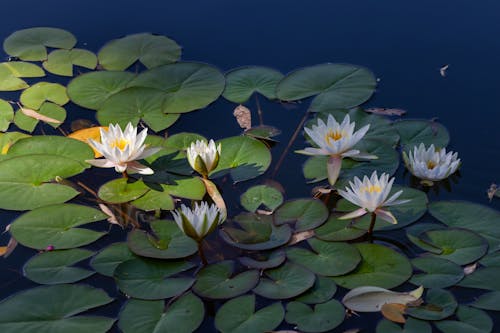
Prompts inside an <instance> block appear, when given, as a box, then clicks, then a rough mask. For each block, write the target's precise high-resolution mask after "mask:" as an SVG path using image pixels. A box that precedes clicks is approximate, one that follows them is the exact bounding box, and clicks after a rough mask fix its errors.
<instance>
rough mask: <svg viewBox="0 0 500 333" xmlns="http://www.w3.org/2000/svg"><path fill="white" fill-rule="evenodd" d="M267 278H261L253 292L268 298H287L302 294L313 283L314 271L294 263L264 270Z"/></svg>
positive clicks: (314, 278)
mask: <svg viewBox="0 0 500 333" xmlns="http://www.w3.org/2000/svg"><path fill="white" fill-rule="evenodd" d="M264 274H265V276H266V277H267V278H261V280H260V282H259V284H258V285H257V287H255V288H254V290H253V292H254V293H256V294H257V295H260V296H262V297H266V298H270V299H287V298H291V297H295V296H297V295H300V294H302V293H303V292H305V291H306V290H308V289H309V288H311V287H312V286H313V285H314V282H315V280H316V277H315V275H314V273H312V272H310V271H309V270H307V269H305V268H302V267H300V266H298V265H295V264H290V263H285V264H284V265H283V266H280V267H278V268H273V269H270V270H266V271H264Z"/></svg>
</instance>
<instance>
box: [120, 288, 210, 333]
mask: <svg viewBox="0 0 500 333" xmlns="http://www.w3.org/2000/svg"><path fill="white" fill-rule="evenodd" d="M204 316H205V309H204V306H203V302H202V301H201V300H200V299H199V298H198V297H196V296H195V295H193V294H192V293H187V294H185V295H183V296H182V297H180V298H179V299H178V300H176V301H175V302H173V303H172V304H170V305H169V306H168V308H167V309H166V311H165V304H164V302H163V301H143V300H138V299H131V300H129V301H128V302H127V303H126V304H125V306H124V307H123V309H122V311H121V312H120V319H119V321H118V327H119V328H120V330H121V331H122V332H123V333H151V332H176V333H191V332H194V331H195V330H196V329H197V328H198V326H200V324H201V323H202V321H203V318H204Z"/></svg>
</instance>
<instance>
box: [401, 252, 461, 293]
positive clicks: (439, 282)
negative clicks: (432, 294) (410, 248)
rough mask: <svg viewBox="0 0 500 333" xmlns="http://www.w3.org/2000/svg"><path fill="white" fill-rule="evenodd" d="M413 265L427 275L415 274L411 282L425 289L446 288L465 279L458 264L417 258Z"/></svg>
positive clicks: (442, 260) (428, 258) (430, 258)
mask: <svg viewBox="0 0 500 333" xmlns="http://www.w3.org/2000/svg"><path fill="white" fill-rule="evenodd" d="M411 263H412V265H413V266H414V267H415V268H417V269H419V270H420V271H423V272H425V273H420V274H414V275H413V276H412V278H411V279H410V282H411V283H413V284H414V285H416V286H424V287H425V288H431V287H432V288H446V287H451V286H453V285H455V284H457V283H458V282H459V281H460V280H462V279H463V277H464V271H463V269H462V267H460V266H459V265H457V264H456V263H454V262H452V261H449V260H446V259H441V258H433V257H421V258H415V259H413V260H412V261H411Z"/></svg>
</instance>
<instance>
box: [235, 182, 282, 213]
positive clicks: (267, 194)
mask: <svg viewBox="0 0 500 333" xmlns="http://www.w3.org/2000/svg"><path fill="white" fill-rule="evenodd" d="M240 202H241V205H242V206H243V207H244V208H245V209H246V210H248V211H249V212H252V213H254V212H255V211H256V210H257V209H258V208H259V207H260V206H261V205H263V206H265V207H266V208H268V209H270V210H271V211H273V210H275V209H276V208H277V207H278V206H279V205H281V203H282V202H283V195H282V194H281V192H280V191H278V190H277V189H276V188H274V187H272V186H268V185H257V186H252V187H250V188H249V189H248V190H246V191H245V193H243V194H242V195H241V198H240Z"/></svg>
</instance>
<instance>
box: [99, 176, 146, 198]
mask: <svg viewBox="0 0 500 333" xmlns="http://www.w3.org/2000/svg"><path fill="white" fill-rule="evenodd" d="M147 191H149V187H147V186H146V184H144V182H142V181H141V180H138V181H135V182H131V181H129V180H128V179H127V178H118V179H114V180H110V181H109V182H107V183H105V184H103V185H102V186H101V187H100V188H99V192H98V193H97V195H98V196H99V198H101V199H102V200H104V201H106V202H110V203H123V202H128V201H131V200H135V199H137V198H139V197H141V196H142V195H144V194H145V193H146V192H147Z"/></svg>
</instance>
